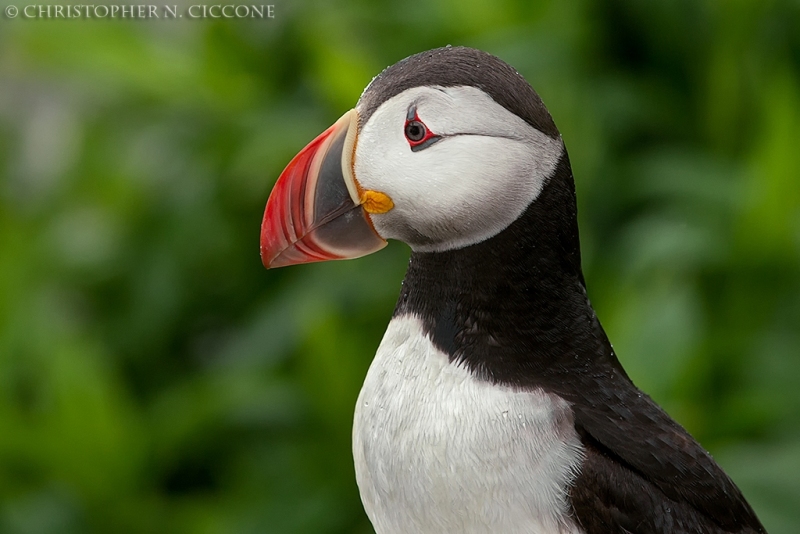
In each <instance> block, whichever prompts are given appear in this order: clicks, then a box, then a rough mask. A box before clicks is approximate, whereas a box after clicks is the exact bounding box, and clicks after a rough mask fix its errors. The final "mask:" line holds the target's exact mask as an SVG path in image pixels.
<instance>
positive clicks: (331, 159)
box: [261, 47, 564, 268]
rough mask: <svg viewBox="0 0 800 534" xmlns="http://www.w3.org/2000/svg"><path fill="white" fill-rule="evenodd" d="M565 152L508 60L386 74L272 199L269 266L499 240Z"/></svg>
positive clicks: (294, 166) (438, 62) (433, 59)
mask: <svg viewBox="0 0 800 534" xmlns="http://www.w3.org/2000/svg"><path fill="white" fill-rule="evenodd" d="M563 155H564V145H563V142H562V140H561V136H560V134H559V133H558V130H557V129H556V126H555V124H554V123H553V120H552V118H551V117H550V114H549V113H548V112H547V110H546V108H545V107H544V105H543V104H542V101H541V99H540V98H539V96H538V95H537V94H536V92H535V91H534V90H533V89H532V88H531V86H530V85H529V84H528V83H527V82H526V81H525V79H524V78H523V77H522V76H521V75H520V74H519V73H517V72H516V71H515V70H514V69H513V68H512V67H510V66H509V65H508V64H506V63H504V62H503V61H502V60H500V59H498V58H496V57H494V56H492V55H490V54H487V53H485V52H481V51H479V50H475V49H471V48H464V47H445V48H439V49H436V50H431V51H428V52H422V53H420V54H417V55H414V56H411V57H409V58H406V59H404V60H402V61H400V62H399V63H396V64H395V65H392V66H391V67H388V68H387V69H386V70H384V71H383V72H382V73H381V74H380V75H378V76H377V77H376V78H375V79H373V80H372V82H371V83H370V84H369V85H368V86H367V88H366V89H365V90H364V93H363V94H362V95H361V98H360V99H359V101H358V104H357V105H356V107H355V109H351V110H350V111H348V112H347V113H345V114H344V115H343V116H342V117H341V118H340V119H339V120H338V121H337V122H336V123H335V124H334V125H333V126H331V127H330V128H328V129H327V130H326V131H325V132H323V133H322V134H320V135H319V136H318V137H317V138H316V139H315V140H314V141H312V142H311V143H310V144H309V145H308V146H306V147H305V148H304V149H303V150H302V151H300V153H299V154H298V155H297V156H295V158H294V159H293V160H292V161H291V162H290V163H289V165H288V166H287V167H286V169H285V170H284V171H283V173H282V174H281V176H280V177H279V178H278V181H277V182H276V184H275V187H274V189H273V191H272V194H271V195H270V198H269V200H268V202H267V207H266V210H265V213H264V220H263V223H262V227H261V257H262V261H263V262H264V265H265V266H266V267H268V268H270V267H280V266H285V265H293V264H299V263H309V262H314V261H325V260H330V259H345V258H355V257H359V256H363V255H366V254H369V253H371V252H374V251H376V250H378V249H380V248H382V247H383V246H385V244H386V240H387V239H399V240H401V241H404V242H405V243H407V244H408V245H409V246H410V247H411V248H412V250H413V251H415V252H443V251H447V250H453V249H460V248H464V247H468V246H470V245H474V244H476V243H480V242H482V241H485V240H487V239H490V238H492V237H494V236H495V235H497V234H498V233H500V232H502V231H503V230H504V229H505V228H507V227H508V226H509V225H511V223H513V222H514V221H515V220H517V219H518V218H519V217H520V216H521V214H522V213H523V212H524V211H525V210H526V209H527V208H528V207H529V206H531V205H532V204H533V203H535V202H536V199H537V197H538V196H539V194H540V193H541V191H542V188H543V187H544V186H545V184H546V183H547V182H548V181H549V180H550V179H551V178H552V177H553V175H554V173H555V171H556V167H557V166H558V163H559V161H560V160H561V158H562V156H563Z"/></svg>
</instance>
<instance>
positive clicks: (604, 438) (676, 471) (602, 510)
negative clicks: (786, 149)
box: [360, 48, 764, 534]
mask: <svg viewBox="0 0 800 534" xmlns="http://www.w3.org/2000/svg"><path fill="white" fill-rule="evenodd" d="M419 85H443V86H448V85H450V86H452V85H473V86H477V87H480V88H481V89H483V90H484V91H486V92H487V93H488V94H489V95H490V96H492V98H494V99H495V100H496V101H497V102H498V103H500V104H501V105H503V106H504V107H506V108H507V109H509V110H511V111H512V112H514V113H516V114H517V115H519V116H520V117H522V118H523V119H525V121H526V122H528V123H529V124H531V125H532V126H534V127H536V128H539V129H540V130H542V131H543V132H545V133H547V134H548V135H551V136H553V137H557V136H558V130H557V129H556V128H555V125H554V124H553V121H552V119H551V118H550V115H549V113H548V112H547V110H546V109H545V108H544V106H543V104H542V103H541V100H540V99H539V97H538V96H537V95H536V93H535V92H534V91H533V90H532V89H531V88H530V86H529V85H528V84H527V82H525V81H524V79H523V78H522V77H521V76H520V75H519V74H517V73H516V71H514V70H513V69H512V68H511V67H509V66H508V65H506V64H505V63H503V62H502V61H500V60H499V59H497V58H494V57H493V56H491V55H489V54H486V53H484V52H479V51H476V50H471V49H467V48H444V49H438V50H434V51H431V52H424V53H422V54H418V55H416V56H412V57H411V58H408V59H406V60H404V61H401V62H400V63H398V64H396V65H394V66H392V67H390V68H388V69H387V70H385V71H384V72H383V73H382V74H381V75H379V76H378V77H377V78H376V79H375V80H374V81H373V82H372V84H370V86H369V87H368V89H367V90H366V91H365V93H364V95H363V96H362V99H361V103H360V106H361V107H360V110H361V114H362V120H366V119H367V118H368V117H369V115H370V114H371V113H372V112H374V110H375V109H377V107H378V106H379V105H380V103H381V102H382V101H383V100H385V99H387V98H390V97H391V96H393V95H395V94H398V93H400V92H401V91H403V90H405V89H408V88H410V87H415V86H419ZM405 314H414V315H415V316H418V317H420V318H421V319H422V322H423V324H424V327H425V329H426V331H427V333H428V335H429V336H430V337H431V339H432V340H433V342H434V343H435V344H436V345H437V346H438V347H439V348H440V349H441V350H442V351H444V352H445V353H447V354H448V355H449V357H450V359H451V360H452V361H458V362H461V363H463V364H464V365H466V366H467V367H468V368H469V369H470V370H471V371H472V372H473V373H474V374H475V375H476V376H478V377H480V378H482V379H485V380H488V381H491V382H494V383H498V384H504V385H508V386H512V387H517V388H521V389H533V388H543V389H544V390H546V391H548V392H551V393H554V394H556V395H559V396H561V397H563V398H564V399H566V400H567V401H569V402H570V403H571V404H572V408H573V411H574V417H575V426H576V429H577V431H578V433H579V435H580V436H581V439H582V441H583V444H584V447H585V450H586V459H585V461H584V462H583V464H582V466H581V473H580V475H579V476H578V479H577V480H576V481H575V484H574V485H573V487H572V488H571V493H570V498H571V503H572V506H573V511H574V513H575V515H576V517H577V519H578V521H579V522H580V523H581V525H582V526H583V528H584V530H585V531H586V532H587V534H600V533H614V532H619V533H626V532H636V533H664V534H666V533H668V532H669V533H673V532H687V533H688V532H709V533H712V532H713V533H716V532H719V533H721V532H742V533H749V532H759V533H761V532H764V529H763V527H762V526H761V524H760V523H759V521H758V519H757V518H756V516H755V514H754V512H753V510H752V509H751V508H750V506H749V505H748V503H747V502H746V501H745V499H744V498H743V496H742V495H741V493H740V491H739V490H738V488H737V487H736V486H735V484H734V483H733V482H732V481H731V480H730V478H728V476H727V475H726V474H725V473H724V472H723V471H722V469H721V468H720V467H719V466H718V465H717V464H716V463H715V462H714V460H713V459H712V458H711V456H710V455H709V454H708V453H707V452H706V451H705V450H704V449H703V448H702V447H701V446H700V445H699V444H698V443H697V442H696V441H695V440H694V439H693V438H692V437H691V436H690V435H689V434H688V433H687V432H686V431H685V430H684V429H683V428H682V427H681V426H680V425H678V424H677V423H676V422H675V421H673V420H672V419H671V418H670V417H669V416H668V415H667V414H666V413H665V412H664V411H663V410H662V409H661V408H660V407H658V406H657V405H656V404H655V403H654V402H653V401H652V400H651V399H650V398H649V397H648V396H647V395H646V394H644V393H642V392H641V391H639V390H638V389H637V388H636V387H635V386H634V385H633V384H632V383H631V381H630V379H629V378H628V376H627V375H626V373H625V371H624V370H623V369H622V366H621V365H620V364H619V361H618V360H617V357H616V355H615V354H614V351H613V349H612V348H611V345H610V343H609V341H608V339H607V337H606V334H605V332H604V331H603V329H602V327H601V326H600V323H599V321H598V320H597V317H596V315H595V313H594V310H593V309H592V306H591V304H590V303H589V300H588V298H587V295H586V290H585V284H584V279H583V274H582V271H581V263H580V245H579V239H578V226H577V209H576V202H575V187H574V181H573V178H572V171H571V168H570V164H569V159H568V156H567V154H566V151H565V152H564V154H563V156H562V159H561V161H560V162H559V165H558V167H557V169H556V171H555V173H554V175H553V176H552V177H551V178H550V180H549V181H548V182H547V184H546V185H545V186H544V188H543V190H542V192H541V194H540V195H539V197H538V198H537V199H536V200H535V201H534V202H533V203H532V204H531V205H530V206H529V207H528V208H527V209H526V211H525V212H524V213H523V215H522V216H520V218H519V219H517V220H516V221H515V222H514V223H512V224H511V225H510V226H509V227H508V228H506V229H505V230H503V231H502V232H501V233H500V234H498V235H497V236H495V237H493V238H491V239H488V240H486V241H484V242H482V243H478V244H475V245H472V246H469V247H466V248H463V249H459V250H451V251H446V252H437V253H416V252H415V253H412V255H411V261H410V265H409V269H408V273H407V275H406V278H405V280H404V282H403V291H402V293H401V295H400V299H399V301H398V304H397V307H396V310H395V316H400V315H405Z"/></svg>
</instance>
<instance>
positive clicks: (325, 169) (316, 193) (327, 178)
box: [261, 110, 388, 269]
mask: <svg viewBox="0 0 800 534" xmlns="http://www.w3.org/2000/svg"><path fill="white" fill-rule="evenodd" d="M357 136H358V113H357V112H356V111H355V110H350V111H348V112H347V113H345V114H344V115H343V116H342V117H341V118H340V119H339V120H338V121H336V123H334V124H333V126H331V127H330V128H328V129H327V130H325V131H324V132H322V133H321V134H320V135H319V136H318V137H317V138H316V139H314V140H313V141H312V142H311V143H309V144H308V145H307V146H306V147H305V148H304V149H303V150H301V151H300V152H299V153H298V154H297V155H296V156H295V157H294V158H293V159H292V161H291V162H289V164H288V165H287V166H286V169H284V171H283V172H282V173H281V175H280V177H279V178H278V180H277V182H276V183H275V187H274V188H273V190H272V193H271V194H270V197H269V200H268V201H267V206H266V209H265V210H264V218H263V221H262V224H261V260H262V262H263V263H264V266H265V267H266V268H268V269H269V268H273V267H282V266H286V265H296V264H301V263H311V262H318V261H326V260H334V259H347V258H357V257H359V256H364V255H366V254H370V253H372V252H375V251H376V250H379V249H381V248H383V247H384V246H386V241H385V240H384V239H383V238H382V237H381V236H380V235H378V233H377V232H376V231H375V229H374V227H373V226H372V222H371V221H370V219H369V215H368V214H367V212H366V211H365V210H364V209H362V208H361V207H360V206H361V204H362V201H361V200H360V197H361V193H360V188H359V186H358V183H357V182H356V180H355V176H354V173H353V153H354V151H355V144H356V141H357ZM387 198H388V197H387Z"/></svg>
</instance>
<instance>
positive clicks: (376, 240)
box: [261, 46, 765, 534]
mask: <svg viewBox="0 0 800 534" xmlns="http://www.w3.org/2000/svg"><path fill="white" fill-rule="evenodd" d="M387 239H397V240H400V241H403V242H405V243H407V244H408V245H409V246H410V248H411V259H410V263H409V267H408V272H407V274H406V276H405V279H404V281H403V284H402V290H401V293H400V296H399V299H398V302H397V305H396V308H395V311H394V314H393V316H392V319H391V321H390V323H389V325H388V327H387V330H386V333H385V335H384V337H383V340H382V341H381V343H380V346H379V347H378V350H377V354H376V355H375V358H374V360H373V362H372V364H371V366H370V368H369V371H368V373H367V376H366V379H365V381H364V385H363V387H362V389H361V393H360V395H359V397H358V401H357V405H356V409H355V418H354V425H353V455H354V459H355V470H356V479H357V482H358V487H359V491H360V494H361V498H362V501H363V504H364V508H365V510H366V512H367V515H368V516H369V519H370V520H371V522H372V524H373V526H374V528H375V532H376V533H377V534H415V533H430V534H445V533H453V534H455V533H459V534H478V533H502V534H516V533H520V534H522V533H525V534H556V533H560V534H614V533H619V534H629V533H631V534H633V533H635V534H649V533H653V534H656V533H657V534H667V533H670V534H677V533H687V534H688V533H709V534H717V533H718V534H722V533H764V532H765V530H764V527H763V526H762V525H761V523H760V522H759V520H758V518H757V517H756V514H755V513H754V512H753V510H752V508H751V507H750V505H749V504H748V503H747V501H746V500H745V499H744V497H743V496H742V494H741V492H740V491H739V489H738V488H737V487H736V485H735V484H734V483H733V482H732V481H731V479H730V478H729V477H728V476H727V475H726V474H725V473H724V472H723V470H722V469H721V468H720V467H719V466H718V465H717V464H716V463H715V462H714V460H713V459H712V457H711V455H710V454H709V453H708V452H706V451H705V450H704V449H703V447H702V446H700V444H698V442H697V441H696V440H695V439H694V438H692V436H691V435H689V433H688V432H687V431H686V430H684V429H683V428H682V427H681V426H680V425H679V424H678V423H676V422H675V421H674V420H673V419H672V418H670V416H669V415H667V413H666V412H665V411H664V410H663V409H661V408H660V407H659V406H658V405H657V404H656V403H655V402H653V400H651V399H650V397H648V396H647V395H646V394H645V393H643V392H642V391H640V390H639V389H638V388H637V387H636V386H635V385H634V384H633V383H632V382H631V380H630V378H628V375H627V374H626V373H625V371H624V369H623V368H622V366H621V365H620V363H619V361H618V360H617V356H616V355H615V353H614V350H613V349H612V346H611V344H610V342H609V340H608V338H607V337H606V334H605V332H604V331H603V328H602V327H601V326H600V322H599V321H598V319H597V316H596V315H595V312H594V310H593V309H592V305H591V304H590V302H589V299H588V297H587V294H586V284H585V282H584V277H583V274H582V271H581V256H580V248H579V242H578V224H577V217H576V200H575V185H574V181H573V177H572V171H571V168H570V163H569V158H568V156H567V150H566V148H565V146H564V143H563V140H562V138H561V135H560V134H559V131H558V129H557V128H556V125H555V123H554V122H553V119H552V117H551V116H550V114H549V112H548V111H547V109H546V108H545V106H544V104H543V103H542V101H541V99H540V98H539V96H538V95H537V93H536V92H535V91H534V90H533V89H532V88H531V86H530V85H529V84H528V83H527V82H526V81H525V79H524V78H523V77H522V76H521V75H520V74H519V73H517V72H516V71H515V70H514V69H513V68H512V67H511V66H509V65H508V64H506V63H505V62H503V61H502V60H500V59H498V58H497V57H494V56H492V55H490V54H488V53H486V52H482V51H479V50H475V49H472V48H466V47H450V46H448V47H444V48H439V49H436V50H430V51H427V52H422V53H420V54H417V55H414V56H411V57H409V58H406V59H404V60H402V61H400V62H399V63H396V64H394V65H392V66H390V67H388V68H386V69H385V70H384V71H383V72H382V73H380V74H379V75H378V76H377V77H375V78H374V79H373V80H372V81H371V82H370V84H369V85H368V86H367V88H366V89H365V90H364V92H363V94H362V95H361V98H360V99H359V101H358V103H357V105H356V107H355V108H354V109H352V110H350V111H348V112H347V113H345V114H344V115H343V116H342V117H341V118H340V119H339V120H338V121H337V122H336V123H335V124H334V125H333V126H331V127H330V128H329V129H327V130H326V131H325V132H323V133H322V134H321V135H319V136H318V137H317V138H316V139H314V140H313V141H312V142H311V143H310V144H309V145H308V146H307V147H305V148H304V149H303V150H302V151H300V153H299V154H298V155H297V156H296V157H295V158H294V159H292V161H291V162H290V163H289V165H288V166H287V167H286V169H285V170H284V171H283V173H282V174H281V175H280V177H279V178H278V181H277V182H276V184H275V186H274V189H273V191H272V193H271V195H270V197H269V200H268V201H267V206H266V210H265V213H264V219H263V223H262V229H261V257H262V260H263V263H264V265H265V266H266V267H267V268H272V267H279V266H286V265H293V264H300V263H307V262H315V261H325V260H331V259H344V258H355V257H359V256H363V255H366V254H370V253H372V252H375V251H377V250H379V249H380V248H382V247H383V246H384V245H385V244H386V240H387Z"/></svg>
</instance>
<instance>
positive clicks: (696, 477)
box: [570, 353, 765, 534]
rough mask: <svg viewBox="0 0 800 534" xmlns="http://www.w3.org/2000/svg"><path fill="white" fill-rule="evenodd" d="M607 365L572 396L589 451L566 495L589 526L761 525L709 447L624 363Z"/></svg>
mask: <svg viewBox="0 0 800 534" xmlns="http://www.w3.org/2000/svg"><path fill="white" fill-rule="evenodd" d="M612 354H613V353H612ZM614 359H615V357H614ZM614 363H615V364H616V362H614ZM617 365H618V364H617ZM607 371H608V374H606V376H605V377H604V380H597V381H594V387H591V388H590V389H593V391H587V390H585V389H584V390H583V391H582V393H581V394H579V397H576V398H573V399H572V400H573V409H574V412H575V425H576V428H577V429H578V432H579V434H580V436H581V439H582V441H583V444H584V446H585V449H586V459H585V461H584V463H583V465H582V468H581V473H580V475H579V476H578V478H577V480H576V481H575V484H574V486H573V488H572V490H571V494H570V496H571V501H572V506H573V510H574V512H575V515H576V517H577V519H578V520H579V521H580V523H581V525H582V526H583V528H584V530H585V531H586V534H601V533H602V534H613V533H620V534H623V533H637V534H649V533H653V534H667V533H672V534H674V533H684V532H685V533H687V534H688V533H709V534H711V533H714V534H716V533H719V534H722V533H741V534H755V533H764V532H765V530H764V527H763V526H762V525H761V523H760V522H759V520H758V518H757V517H756V515H755V513H754V512H753V509H752V508H751V507H750V505H749V504H748V503H747V501H746V500H745V499H744V497H743V496H742V494H741V492H740V491H739V489H738V488H737V487H736V485H735V484H734V483H733V481H732V480H731V479H730V478H729V477H728V475H726V474H725V472H724V471H723V470H722V469H721V468H720V467H719V466H718V465H717V463H716V462H715V461H714V459H713V458H712V457H711V455H710V454H709V453H708V452H706V450H705V449H703V447H701V446H700V444H699V443H697V441H695V439H694V438H692V436H691V435H689V433H688V432H686V430H684V429H683V427H681V426H680V425H679V424H678V423H676V422H675V421H674V420H672V418H670V417H669V415H667V413H666V412H664V410H662V409H661V408H660V407H659V406H658V405H657V404H656V403H655V402H653V401H652V400H651V399H650V397H648V396H647V395H645V394H644V393H642V392H641V391H639V390H638V389H637V388H636V387H635V386H634V385H633V384H632V383H631V382H630V380H629V379H628V377H627V376H626V375H625V374H624V371H621V367H616V365H610V366H608V368H607ZM604 374H605V373H604ZM581 397H582V398H581ZM587 399H592V403H591V404H589V403H588V402H587Z"/></svg>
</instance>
